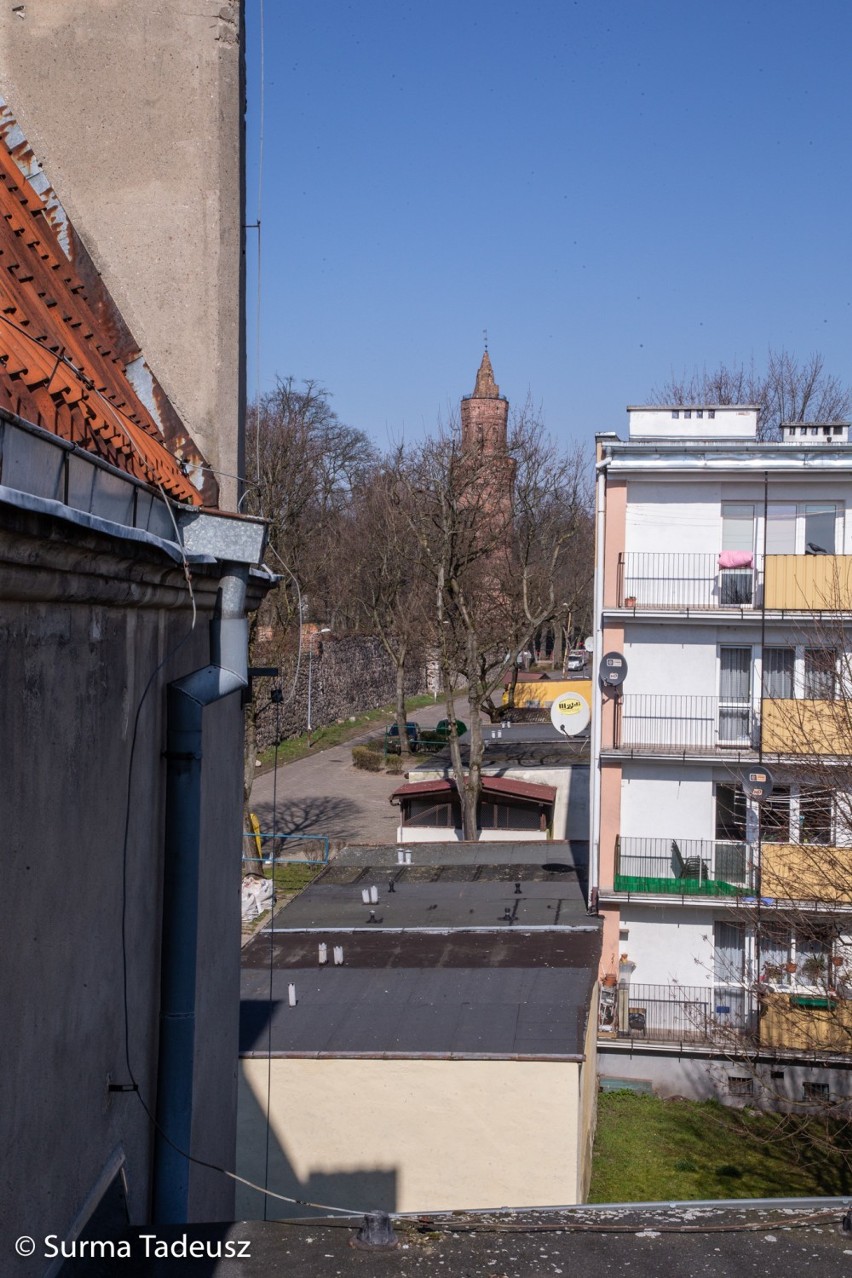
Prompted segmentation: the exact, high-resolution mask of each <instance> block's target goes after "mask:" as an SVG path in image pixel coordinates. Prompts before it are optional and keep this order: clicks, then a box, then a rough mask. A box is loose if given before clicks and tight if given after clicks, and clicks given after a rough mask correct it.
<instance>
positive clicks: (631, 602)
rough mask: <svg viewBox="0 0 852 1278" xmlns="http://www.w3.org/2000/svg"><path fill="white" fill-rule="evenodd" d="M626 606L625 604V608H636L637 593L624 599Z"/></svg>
mask: <svg viewBox="0 0 852 1278" xmlns="http://www.w3.org/2000/svg"><path fill="white" fill-rule="evenodd" d="M624 606H625V608H635V607H636V596H635V595H627V596H625V599H624Z"/></svg>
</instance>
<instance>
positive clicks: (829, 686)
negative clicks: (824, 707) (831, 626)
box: [805, 648, 837, 701]
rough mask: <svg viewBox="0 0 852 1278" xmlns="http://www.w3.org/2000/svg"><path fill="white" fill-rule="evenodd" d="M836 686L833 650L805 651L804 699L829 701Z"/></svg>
mask: <svg viewBox="0 0 852 1278" xmlns="http://www.w3.org/2000/svg"><path fill="white" fill-rule="evenodd" d="M836 685H837V653H836V652H835V650H834V649H833V648H806V649H805V697H806V698H809V699H812V700H815V701H830V700H832V699H833V698H834V696H835V692H836Z"/></svg>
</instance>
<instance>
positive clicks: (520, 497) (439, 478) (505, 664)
mask: <svg viewBox="0 0 852 1278" xmlns="http://www.w3.org/2000/svg"><path fill="white" fill-rule="evenodd" d="M588 475H589V468H588V465H587V464H586V461H585V459H584V458H583V456H582V454H581V453H579V452H578V453H575V454H574V455H572V456H570V457H567V456H565V455H564V454H562V453H560V451H559V450H558V449H557V447H556V446H555V444H554V443H553V442H552V441H550V440H549V439H548V438H547V437H546V436H545V434H544V431H543V429H542V426H541V423H540V422H539V421H537V420H536V419H535V417H534V415H533V414H532V413H531V411H530V409H529V405H527V406H526V407H525V408H524V409H523V410H522V411H521V412H520V413H518V414H516V416H515V419H514V421H513V424H512V427H511V430H510V433H509V439H508V445H507V448H506V450H505V451H495V450H493V449H489V448H488V447H486V446H483V445H475V446H468V447H467V448H463V447H462V444H461V440H460V436H459V432H458V430H457V429H455V428H454V427H451V428H450V429H449V430H446V431H444V432H442V433H441V434H440V435H439V436H438V437H437V438H436V439H433V440H430V441H428V442H427V443H426V444H424V445H423V446H422V447H421V448H419V449H417V450H416V451H415V452H414V453H413V454H412V455H411V456H410V457H409V458H408V459H407V463H406V465H405V467H404V469H403V471H402V477H403V478H404V482H405V484H406V486H407V490H408V501H407V503H406V510H407V513H408V519H409V526H410V529H411V532H412V534H413V536H414V537H415V538H416V541H417V544H418V546H419V555H420V562H421V564H422V568H423V571H424V572H425V573H426V574H427V575H428V577H429V579H430V581H431V583H432V589H433V592H434V600H435V606H434V619H435V623H436V624H435V628H434V635H435V646H436V649H437V652H438V657H439V661H440V664H441V668H442V674H443V680H444V687H445V690H446V691H445V696H446V705H447V717H448V719H449V720H450V724H451V732H450V754H451V759H452V769H453V775H454V777H455V781H456V786H457V788H458V791H459V795H460V798H461V801H462V814H463V824H464V837H465V838H466V839H476V837H477V819H478V807H479V798H480V793H481V789H482V762H483V738H482V724H481V712H482V710H483V709H484V708H486V707H487V706H488V704H489V702H490V700H491V697H492V694H493V692H494V691H495V689H496V688H497V687H498V686H499V685H501V684H502V681H503V676H504V674H505V672H506V671H507V670H508V669H509V668H510V666H511V665H512V663H513V662H514V661H515V658H516V654H517V651H518V649H519V648H526V647H527V646H528V645H529V644H530V642H531V641H532V638H533V636H534V635H535V634H536V632H537V631H538V630H539V629H540V628H541V627H542V626H543V625H545V624H546V623H548V622H550V621H552V620H553V619H554V618H555V617H557V616H560V615H564V614H565V612H566V611H567V610H568V608H569V607H570V606H571V603H570V600H568V599H566V598H565V597H564V596H563V595H562V594H560V591H559V586H560V584H563V585H564V582H565V578H564V576H563V577H561V576H560V573H561V569H562V567H563V565H564V562H565V559H566V557H567V556H568V554H569V552H570V549H571V547H572V546H573V544H574V542H575V540H576V539H577V538H578V531H579V529H580V528H581V527H582V526H583V523H584V521H585V520H586V519H587V518H588V506H589V478H588ZM458 684H463V685H464V687H465V689H466V691H465V693H464V694H463V695H464V697H465V699H466V703H467V717H468V718H469V720H470V723H469V732H470V735H469V739H468V742H469V743H468V766H467V769H465V768H464V766H463V760H462V751H461V745H460V742H459V740H458V737H457V735H456V733H455V731H454V730H453V725H454V724H455V722H456V717H457V716H456V701H457V693H456V691H455V689H456V687H457V686H458ZM492 704H493V703H492Z"/></svg>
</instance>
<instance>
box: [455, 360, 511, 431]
mask: <svg viewBox="0 0 852 1278" xmlns="http://www.w3.org/2000/svg"><path fill="white" fill-rule="evenodd" d="M508 418H509V401H508V400H507V399H506V398H505V396H503V395H501V394H500V387H499V386H498V385H497V383H496V382H495V380H494V369H493V368H492V367H491V360H490V358H489V355H488V351H487V350H486V352H485V354H484V355H483V356H482V363H481V364H480V365H479V372H478V373H477V374H476V385H475V386H474V388H473V394H472V395H465V397H464V399H463V400H462V402H461V422H462V437H461V443H462V450H463V451H470V452H472V451H473V450H475V449H482V451H483V452H486V453H497V454H503V453H505V452H506V427H507V422H508Z"/></svg>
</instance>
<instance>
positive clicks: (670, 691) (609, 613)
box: [591, 405, 852, 1094]
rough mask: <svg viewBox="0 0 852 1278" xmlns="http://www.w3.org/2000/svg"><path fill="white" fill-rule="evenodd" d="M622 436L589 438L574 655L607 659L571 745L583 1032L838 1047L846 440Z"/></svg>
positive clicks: (832, 432) (835, 431) (851, 553)
mask: <svg viewBox="0 0 852 1278" xmlns="http://www.w3.org/2000/svg"><path fill="white" fill-rule="evenodd" d="M628 422H629V430H628V438H627V440H626V441H622V440H620V439H618V438H617V437H616V436H615V435H600V436H598V439H597V522H596V527H597V552H596V586H595V591H596V596H595V614H596V623H595V625H596V634H595V659H596V661H599V660H600V659H601V658H602V657H604V656H605V654H607V653H617V654H620V655H621V656H623V658H624V660H625V662H626V676H625V678H624V682H623V684H622V685H621V686H620V687H609V688H607V687H604V686H602V685H601V686H599V688H598V705H597V711H598V713H597V714H596V716H595V720H594V731H593V747H592V767H591V787H592V788H591V861H592V866H593V887H594V888H596V897H597V904H598V908H599V910H600V912H601V914H602V916H603V918H604V943H603V957H602V971H601V976H602V979H603V981H604V983H605V985H606V984H607V983H608V984H609V986H610V988H611V990H612V994H611V997H610V1001H609V1006H607V1000H606V998H604V1001H603V1011H602V1022H601V1023H602V1030H603V1035H604V1037H607V1036H608V1037H609V1038H610V1040H611V1041H612V1044H613V1049H614V1050H615V1051H618V1050H619V1048H620V1050H622V1051H626V1050H627V1049H629V1051H630V1052H631V1053H632V1054H633V1055H634V1056H635V1053H636V1052H639V1053H640V1054H641V1053H642V1052H643V1051H646V1052H650V1051H651V1049H652V1047H653V1048H654V1049H655V1050H658V1051H659V1050H661V1049H662V1048H664V1047H665V1045H667V1044H668V1045H669V1046H668V1050H670V1051H671V1052H673V1053H676V1054H680V1055H683V1054H684V1053H693V1054H694V1053H696V1052H697V1053H700V1052H701V1051H705V1052H706V1053H710V1054H712V1052H711V1048H712V1047H713V1046H714V1045H715V1046H716V1047H717V1048H719V1046H720V1043H721V1042H722V1040H724V1047H725V1051H726V1052H727V1053H728V1055H730V1054H731V1053H732V1052H734V1051H735V1047H736V1044H737V1042H738V1041H739V1040H740V1039H741V1040H742V1042H743V1044H744V1045H745V1044H746V1043H748V1044H750V1045H751V1047H752V1049H753V1048H754V1046H755V1044H757V1045H759V1046H760V1048H761V1049H763V1050H765V1051H766V1052H769V1051H770V1050H771V1051H773V1052H775V1053H776V1054H777V1052H778V1051H782V1052H787V1053H788V1054H789V1053H798V1057H799V1058H800V1059H801V1062H804V1063H808V1062H810V1063H813V1062H814V1061H815V1060H816V1055H815V1053H816V1054H822V1055H825V1054H826V1053H831V1052H833V1053H835V1054H837V1053H842V1052H848V1053H852V1017H850V1018H849V1028H850V1035H849V1041H848V1043H847V1041H846V1035H845V1033H841V1032H840V1030H839V1029H838V1025H840V1026H841V1028H842V1027H845V1025H846V1006H845V1004H846V985H845V981H846V971H847V968H848V967H849V963H848V959H849V951H848V944H847V942H848V937H847V933H852V915H850V914H849V909H850V904H849V903H850V901H852V886H850V889H849V891H846V890H845V883H846V882H847V881H848V882H849V883H850V885H852V872H850V867H852V855H850V852H847V851H846V850H845V849H847V848H848V847H849V845H850V844H852V837H850V829H849V813H848V810H847V809H848V790H849V778H850V776H852V761H850V760H849V758H848V756H849V754H850V753H852V729H850V728H847V725H846V720H847V716H849V715H850V704H849V702H848V701H847V698H846V695H845V694H846V693H847V692H848V691H849V680H848V664H849V660H850V656H849V649H852V629H850V631H849V635H848V637H847V636H846V635H845V627H844V623H845V621H846V620H849V621H852V576H850V569H849V565H852V446H850V443H849V438H848V427H847V426H837V425H829V426H822V425H811V424H808V425H807V426H801V425H797V426H791V427H785V428H784V429H783V432H782V434H783V439H782V440H781V441H780V442H772V443H770V442H759V441H758V439H757V409H756V408H754V407H751V406H739V405H738V406H724V407H723V406H707V405H703V406H702V405H698V406H696V405H693V406H684V405H674V406H658V407H639V408H629V409H628ZM762 767H763V768H766V769H768V771H769V773H770V776H771V781H772V783H773V786H774V789H773V793H772V796H771V798H770V799H768V800H767V801H766V802H763V803H761V802H759V801H758V800H757V799H752V798H750V797H749V796H748V795H747V793H746V790H747V789H749V781H748V777H749V775H753V774H755V773H759V772H760V770H761V768H762ZM850 970H852V969H850ZM616 982H618V984H617V986H616V984H615V983H616ZM616 990H617V993H616ZM848 1006H849V1007H850V1008H852V1002H849V1004H848ZM829 1022H830V1023H829ZM815 1023H818V1025H817V1030H816V1031H815V1029H814V1025H815ZM820 1027H821V1028H820ZM815 1034H816V1039H817V1040H819V1041H815V1037H814V1036H815ZM732 1045H733V1046H732ZM717 1055H718V1053H717ZM791 1059H792V1058H791ZM634 1065H635V1062H634ZM628 1072H629V1071H628ZM633 1072H634V1073H638V1074H639V1075H641V1066H638V1067H634V1070H633ZM647 1072H648V1070H647V1069H646V1073H647ZM675 1073H676V1072H675ZM778 1075H779V1071H776V1073H775V1074H774V1075H773V1077H776V1076H778ZM674 1076H675V1075H673V1077H674ZM678 1078H679V1081H678V1084H677V1086H676V1088H675V1090H683V1089H684V1086H685V1085H684V1081H683V1078H682V1077H680V1076H678ZM808 1085H811V1084H808ZM813 1085H814V1086H816V1084H813ZM797 1086H798V1084H797ZM832 1086H833V1085H832ZM710 1090H712V1089H710ZM791 1094H792V1093H791Z"/></svg>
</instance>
